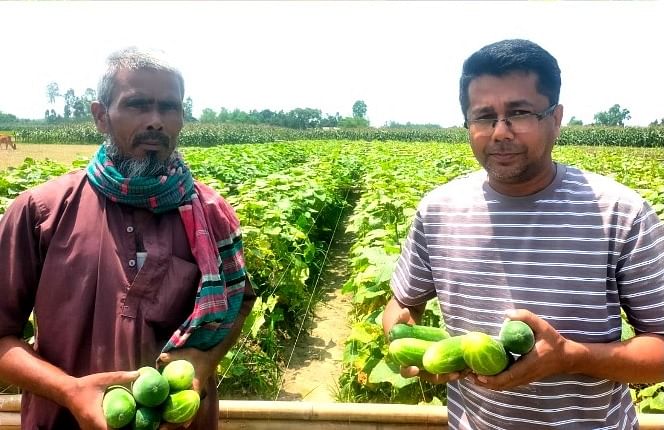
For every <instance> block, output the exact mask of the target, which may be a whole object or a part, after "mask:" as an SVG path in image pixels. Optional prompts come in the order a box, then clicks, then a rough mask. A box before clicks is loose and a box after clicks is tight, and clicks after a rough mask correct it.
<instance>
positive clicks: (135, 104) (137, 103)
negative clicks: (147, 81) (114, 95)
mask: <svg viewBox="0 0 664 430" xmlns="http://www.w3.org/2000/svg"><path fill="white" fill-rule="evenodd" d="M126 105H127V107H129V108H131V109H138V110H147V109H149V107H150V102H149V101H148V100H146V99H131V100H128V101H127V103H126Z"/></svg>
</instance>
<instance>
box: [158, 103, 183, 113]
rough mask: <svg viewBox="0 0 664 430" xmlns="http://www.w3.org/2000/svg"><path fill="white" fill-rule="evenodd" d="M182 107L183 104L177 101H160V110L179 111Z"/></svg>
mask: <svg viewBox="0 0 664 430" xmlns="http://www.w3.org/2000/svg"><path fill="white" fill-rule="evenodd" d="M180 109H181V105H180V104H179V103H176V102H159V110H160V111H162V112H167V111H176V112H179V111H180Z"/></svg>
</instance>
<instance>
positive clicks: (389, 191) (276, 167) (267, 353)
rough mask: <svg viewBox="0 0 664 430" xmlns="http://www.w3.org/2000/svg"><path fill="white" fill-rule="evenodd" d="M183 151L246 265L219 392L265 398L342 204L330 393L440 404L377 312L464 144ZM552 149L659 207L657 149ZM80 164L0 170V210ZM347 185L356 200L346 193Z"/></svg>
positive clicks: (663, 183)
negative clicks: (343, 338)
mask: <svg viewBox="0 0 664 430" xmlns="http://www.w3.org/2000/svg"><path fill="white" fill-rule="evenodd" d="M183 152H184V153H185V157H186V159H187V160H188V163H189V165H190V166H191V169H192V171H193V172H194V174H195V176H196V177H197V178H199V179H201V180H202V181H204V182H206V183H208V184H210V185H211V186H213V187H214V188H216V189H217V190H219V192H220V193H221V194H222V195H224V196H226V197H227V198H228V200H229V201H230V202H231V204H232V205H233V206H234V207H235V208H236V210H237V213H238V216H239V217H240V220H241V222H242V224H243V229H244V237H245V248H246V250H245V252H246V261H247V268H248V271H249V272H250V273H251V274H252V276H253V278H254V281H255V282H256V284H257V290H258V293H259V296H260V298H259V300H258V302H257V304H256V306H255V307H254V310H253V312H252V315H251V317H250V318H249V319H248V321H247V323H246V325H245V328H244V331H243V335H242V337H241V340H240V342H239V343H238V345H237V346H236V347H234V348H233V349H232V351H231V352H230V353H229V354H228V355H227V357H225V359H224V360H223V361H222V362H221V363H220V365H219V368H218V371H219V376H220V379H221V384H220V386H219V391H220V394H221V395H222V397H226V398H238V397H250V398H264V399H271V398H273V396H274V394H275V393H276V391H277V390H278V388H279V385H280V382H281V379H280V378H281V372H282V369H283V367H282V366H283V363H284V355H285V354H284V353H285V351H284V349H283V345H284V343H285V342H284V340H285V339H287V338H291V337H292V336H293V334H294V332H295V331H297V328H298V327H300V326H301V325H302V324H304V323H305V322H306V320H307V318H310V316H309V315H307V313H306V309H307V308H308V305H309V303H310V301H311V300H312V299H313V300H314V301H315V300H316V299H317V297H315V294H316V293H315V292H314V290H313V288H312V281H313V280H314V279H316V275H317V274H318V273H319V272H320V270H321V269H322V267H323V263H324V260H325V252H324V250H325V249H327V244H328V243H329V241H330V240H331V239H332V237H331V235H332V231H333V228H334V223H335V222H336V220H337V218H338V214H339V211H341V210H342V209H343V208H344V207H346V206H347V205H348V204H352V205H353V207H352V215H351V217H350V221H349V224H348V226H347V233H349V234H353V235H354V236H355V238H356V240H355V243H354V245H353V247H352V249H351V254H350V255H349V256H348V264H349V266H350V271H351V275H350V277H349V279H347V281H346V283H345V285H344V286H343V289H344V292H346V293H348V294H351V295H352V297H353V307H354V308H353V309H354V310H353V313H352V315H349V319H350V320H351V321H353V330H352V334H351V336H350V338H349V339H348V340H347V342H346V353H345V360H344V373H343V375H342V377H341V380H340V381H339V387H340V390H339V393H338V396H339V400H343V401H388V402H403V403H417V402H434V403H436V402H442V403H444V401H445V399H444V395H445V393H444V388H443V387H433V386H426V384H423V385H422V386H420V385H419V384H416V383H415V381H416V379H409V380H406V379H404V378H401V377H400V376H399V375H398V369H397V368H395V366H394V365H393V364H392V363H390V362H389V361H387V360H385V352H386V345H385V340H384V338H383V335H382V328H381V326H380V315H381V312H382V310H383V308H384V306H385V304H386V302H387V300H388V298H389V296H390V290H389V278H390V276H391V273H392V271H393V269H394V264H395V261H396V258H397V256H398V254H399V251H400V244H401V243H402V241H403V239H404V237H405V235H406V233H407V230H408V226H409V225H410V222H411V220H412V216H413V214H414V209H415V206H416V205H417V203H418V201H419V200H420V198H421V197H422V195H423V194H424V193H425V192H427V191H428V190H430V189H432V188H433V187H434V186H436V185H438V184H442V183H445V182H447V181H449V180H451V179H453V178H455V177H457V176H458V175H461V174H463V173H466V172H469V171H472V170H475V169H477V168H478V165H477V163H476V161H475V160H474V158H473V156H472V153H471V151H470V149H469V147H468V145H467V144H445V143H433V142H432V143H424V142H420V143H407V142H367V141H346V140H343V141H336V140H331V141H298V142H293V143H286V142H280V143H269V144H263V145H249V144H237V145H221V146H215V147H211V148H191V147H190V148H186V147H185V148H184V149H183ZM554 158H555V159H557V160H559V161H561V162H564V163H568V164H572V165H576V166H578V167H581V168H585V169H587V170H590V171H595V172H598V173H602V174H606V175H611V176H613V177H615V179H616V180H618V181H619V182H622V183H624V184H626V185H628V186H630V187H633V188H635V189H637V190H638V191H639V192H640V193H641V194H642V195H643V196H644V197H645V198H646V199H648V200H649V201H650V202H651V203H652V204H653V205H654V206H655V208H656V209H657V211H658V213H659V214H660V216H662V215H663V214H664V167H663V165H662V162H661V160H662V159H664V149H657V148H624V147H622V148H621V147H581V146H558V147H556V149H555V150H554ZM84 163H85V161H84V160H80V161H77V162H76V163H74V165H73V166H64V165H61V164H58V163H52V162H43V163H42V162H34V161H29V160H28V161H26V163H24V164H23V165H21V166H20V167H18V168H17V169H13V170H10V171H6V172H2V174H1V175H0V213H2V212H4V208H5V207H6V205H7V204H8V202H9V201H10V200H11V199H12V198H14V197H15V196H16V194H17V193H18V192H20V191H22V190H24V189H26V188H29V187H32V186H34V185H36V184H38V183H41V182H43V181H45V180H46V179H47V178H49V177H51V176H55V175H59V174H61V173H63V172H64V171H66V170H69V169H71V168H73V167H80V166H82V165H84ZM350 191H352V194H353V195H355V196H357V200H355V201H353V202H349V201H348V198H347V196H348V195H349V192H350ZM312 295H313V296H314V297H312ZM440 318H441V316H440V312H439V310H438V307H437V306H436V304H435V303H431V304H430V306H428V310H427V312H426V314H425V321H426V322H427V323H429V324H433V325H436V324H438V323H439V322H440ZM658 389H659V388H658Z"/></svg>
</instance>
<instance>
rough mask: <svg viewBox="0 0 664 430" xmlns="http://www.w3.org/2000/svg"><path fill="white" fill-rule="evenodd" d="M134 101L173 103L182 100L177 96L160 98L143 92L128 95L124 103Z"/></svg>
mask: <svg viewBox="0 0 664 430" xmlns="http://www.w3.org/2000/svg"><path fill="white" fill-rule="evenodd" d="M132 102H144V103H150V104H152V103H171V104H179V103H180V100H178V99H175V98H170V97H167V98H163V99H158V98H155V97H151V96H147V95H142V94H132V95H129V96H127V97H126V98H125V99H124V103H132Z"/></svg>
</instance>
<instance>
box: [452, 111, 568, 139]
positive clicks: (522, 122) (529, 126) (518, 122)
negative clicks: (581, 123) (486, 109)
mask: <svg viewBox="0 0 664 430" xmlns="http://www.w3.org/2000/svg"><path fill="white" fill-rule="evenodd" d="M556 106H558V105H557V104H554V105H551V106H549V107H548V108H547V109H546V110H544V111H542V112H529V113H522V114H519V115H510V116H506V117H505V118H503V119H498V118H479V119H469V120H466V121H465V122H464V123H463V126H464V127H465V128H467V129H468V130H470V131H471V132H472V133H473V134H475V135H476V136H479V137H485V136H491V135H492V134H493V130H494V129H495V128H496V125H498V123H499V122H500V121H505V125H506V126H507V127H509V128H510V130H512V133H527V132H529V131H532V130H533V129H535V128H536V127H537V123H538V122H539V121H540V120H542V119H544V118H546V117H547V116H549V115H551V114H552V113H553V111H554V110H555V109H556Z"/></svg>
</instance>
